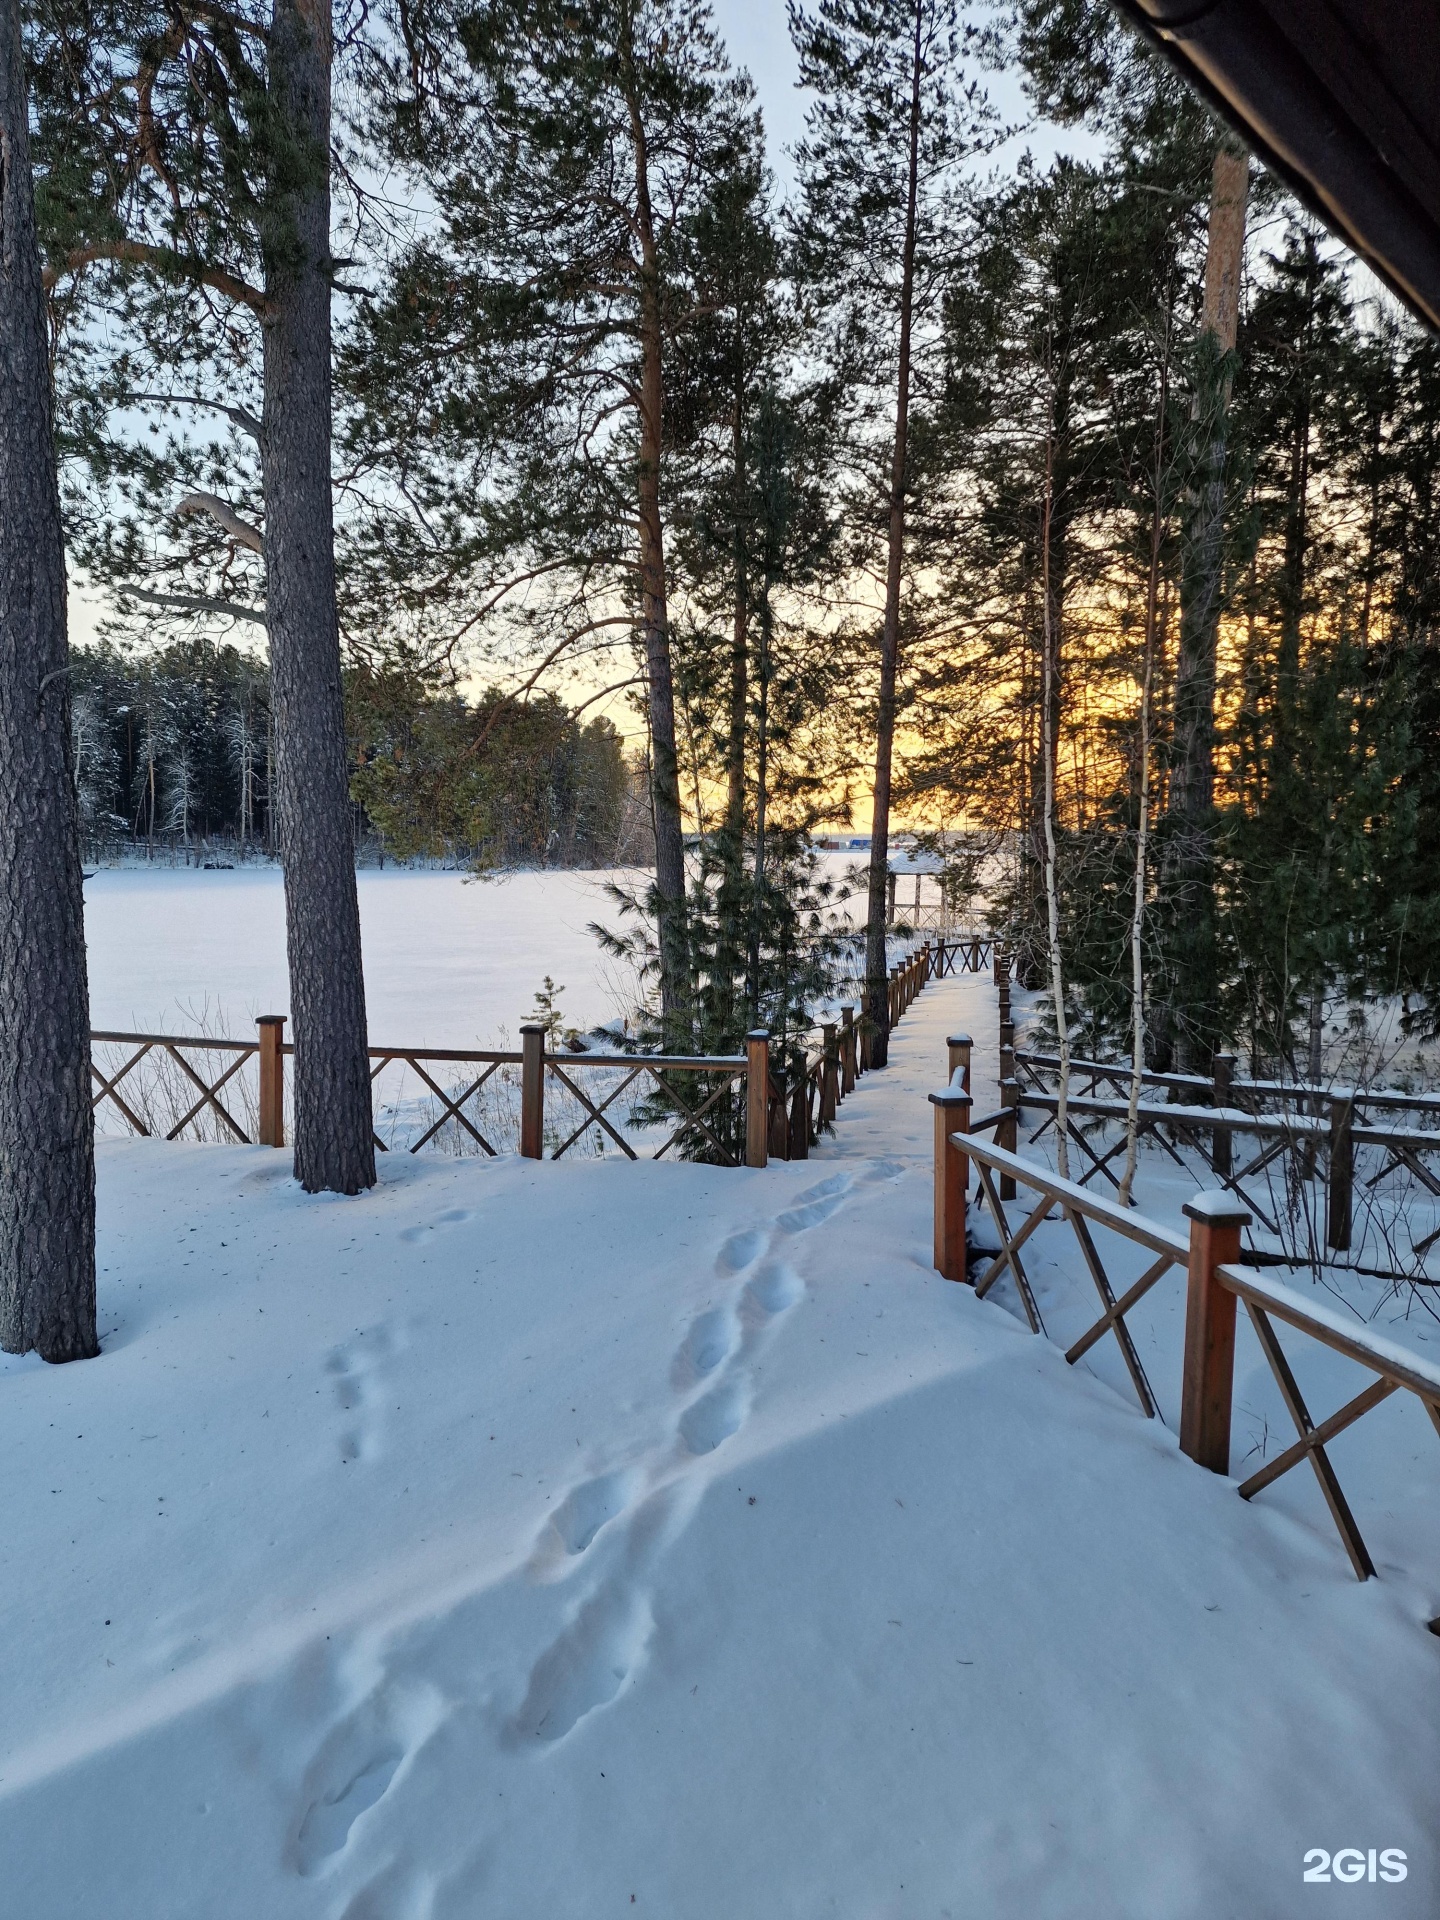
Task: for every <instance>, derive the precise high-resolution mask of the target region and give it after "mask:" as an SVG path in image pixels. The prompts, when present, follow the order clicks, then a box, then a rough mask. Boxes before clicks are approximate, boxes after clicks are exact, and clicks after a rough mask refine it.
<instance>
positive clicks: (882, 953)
mask: <svg viewBox="0 0 1440 1920" xmlns="http://www.w3.org/2000/svg"><path fill="white" fill-rule="evenodd" d="M922 21H923V16H922V11H921V7H920V5H919V4H918V0H917V5H916V8H915V40H914V48H913V54H912V63H911V70H910V71H911V82H910V151H909V172H908V178H907V183H906V197H905V239H904V245H903V249H902V253H901V261H900V340H899V352H898V356H897V366H896V375H895V444H894V447H893V449H892V452H891V459H890V519H889V530H888V537H889V546H888V552H887V556H886V568H885V619H884V624H883V626H882V628H881V633H880V699H879V706H878V711H877V713H876V718H875V805H874V812H873V814H872V816H871V827H870V888H869V901H868V905H867V912H866V926H865V1001H866V1007H865V1010H866V1013H867V1015H868V1016H869V1020H870V1024H871V1028H872V1034H871V1041H870V1064H871V1065H872V1066H874V1067H883V1066H886V1065H887V1064H888V1062H889V1057H890V994H889V969H888V966H887V956H886V947H885V910H886V907H887V904H888V899H887V893H888V889H887V884H886V883H887V880H888V878H889V866H890V785H891V767H892V763H893V760H894V755H895V705H896V700H895V692H896V681H897V678H898V674H899V665H900V585H901V578H902V574H903V570H904V564H905V479H906V469H907V465H908V458H909V429H910V328H911V318H912V312H913V308H914V301H915V220H916V207H917V201H918V195H919V178H920V78H921V28H922Z"/></svg>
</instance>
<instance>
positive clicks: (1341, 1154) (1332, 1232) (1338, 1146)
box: [1325, 1093, 1355, 1253]
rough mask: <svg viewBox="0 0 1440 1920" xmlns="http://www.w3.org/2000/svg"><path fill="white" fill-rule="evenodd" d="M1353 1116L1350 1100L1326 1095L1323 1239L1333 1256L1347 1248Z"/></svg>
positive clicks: (1352, 1176)
mask: <svg viewBox="0 0 1440 1920" xmlns="http://www.w3.org/2000/svg"><path fill="white" fill-rule="evenodd" d="M1354 1117H1355V1102H1354V1098H1353V1097H1352V1096H1351V1095H1350V1094H1348V1093H1344V1094H1332V1095H1331V1096H1330V1177H1329V1180H1328V1181H1327V1183H1326V1185H1327V1192H1326V1209H1325V1211H1326V1220H1325V1227H1326V1232H1325V1238H1326V1241H1327V1243H1328V1244H1329V1245H1330V1246H1331V1247H1333V1248H1334V1249H1335V1250H1336V1252H1337V1253H1344V1252H1346V1251H1347V1250H1348V1248H1349V1246H1350V1217H1351V1209H1352V1199H1353V1195H1354V1191H1355V1143H1354V1140H1353V1138H1352V1136H1351V1132H1350V1128H1351V1124H1352V1122H1353V1120H1354Z"/></svg>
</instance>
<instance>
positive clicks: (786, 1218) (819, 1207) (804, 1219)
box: [775, 1173, 855, 1233]
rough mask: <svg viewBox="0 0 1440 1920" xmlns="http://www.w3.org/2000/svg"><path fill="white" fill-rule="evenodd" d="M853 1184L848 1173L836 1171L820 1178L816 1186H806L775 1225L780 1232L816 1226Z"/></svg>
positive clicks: (803, 1229)
mask: <svg viewBox="0 0 1440 1920" xmlns="http://www.w3.org/2000/svg"><path fill="white" fill-rule="evenodd" d="M854 1184H855V1183H854V1181H853V1180H852V1178H851V1177H850V1175H849V1174H848V1173H837V1174H832V1176H831V1177H830V1179H828V1180H822V1181H821V1182H820V1184H819V1186H818V1187H807V1188H806V1189H805V1191H804V1193H802V1194H801V1195H800V1196H799V1198H798V1199H797V1201H796V1203H795V1205H794V1206H793V1207H790V1208H788V1209H787V1210H786V1211H785V1212H784V1213H782V1214H781V1215H780V1216H779V1218H778V1219H777V1220H776V1222H775V1224H776V1226H777V1227H779V1228H780V1230H781V1232H782V1233H806V1232H808V1231H809V1229H810V1228H811V1227H818V1226H819V1225H820V1223H821V1221H822V1220H828V1219H829V1218H830V1216H831V1214H832V1213H834V1212H835V1210H836V1208H837V1207H839V1206H840V1205H841V1204H842V1203H843V1202H844V1199H845V1196H846V1194H847V1193H849V1191H850V1189H851V1187H852V1186H854Z"/></svg>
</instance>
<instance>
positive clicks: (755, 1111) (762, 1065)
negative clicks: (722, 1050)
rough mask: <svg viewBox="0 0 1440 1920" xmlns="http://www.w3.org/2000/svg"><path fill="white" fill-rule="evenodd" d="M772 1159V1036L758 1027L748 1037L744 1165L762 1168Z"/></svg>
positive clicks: (746, 1037)
mask: <svg viewBox="0 0 1440 1920" xmlns="http://www.w3.org/2000/svg"><path fill="white" fill-rule="evenodd" d="M769 1155H770V1035H769V1033H768V1032H767V1031H766V1029H765V1028H764V1027H756V1028H754V1029H753V1030H752V1031H751V1032H749V1033H747V1034H746V1036H745V1164H746V1166H747V1167H763V1166H765V1165H766V1164H767V1162H768V1160H769Z"/></svg>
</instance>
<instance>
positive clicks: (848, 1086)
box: [840, 1007, 855, 1100]
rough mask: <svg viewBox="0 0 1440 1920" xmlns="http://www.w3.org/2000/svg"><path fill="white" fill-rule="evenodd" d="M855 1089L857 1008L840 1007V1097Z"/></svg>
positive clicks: (842, 1097)
mask: <svg viewBox="0 0 1440 1920" xmlns="http://www.w3.org/2000/svg"><path fill="white" fill-rule="evenodd" d="M854 1091H855V1009H854V1008H853V1007H842V1008H841V1009H840V1098H841V1099H842V1100H843V1099H844V1098H845V1095H846V1094H847V1093H853V1092H854Z"/></svg>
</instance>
